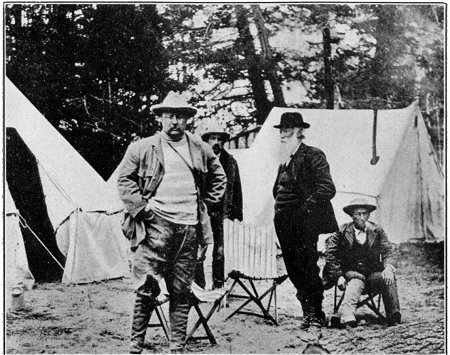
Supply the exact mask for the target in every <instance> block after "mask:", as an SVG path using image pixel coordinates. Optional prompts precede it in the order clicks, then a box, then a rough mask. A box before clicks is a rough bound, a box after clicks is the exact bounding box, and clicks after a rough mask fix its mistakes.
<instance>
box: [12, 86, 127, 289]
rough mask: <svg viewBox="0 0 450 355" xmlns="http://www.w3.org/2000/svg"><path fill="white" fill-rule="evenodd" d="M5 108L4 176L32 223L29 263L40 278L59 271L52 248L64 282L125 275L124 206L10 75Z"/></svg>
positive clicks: (24, 215) (30, 223) (13, 199)
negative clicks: (62, 266)
mask: <svg viewBox="0 0 450 355" xmlns="http://www.w3.org/2000/svg"><path fill="white" fill-rule="evenodd" d="M5 113H6V117H5V118H6V120H5V121H6V122H5V123H6V177H7V181H8V184H9V187H10V190H11V195H12V199H11V201H14V202H15V205H16V206H17V208H18V210H19V211H20V214H21V215H22V216H23V217H24V220H26V221H27V223H28V226H29V227H30V228H29V229H27V234H28V237H27V238H26V239H25V247H26V250H27V254H28V259H29V260H28V262H29V264H30V268H31V269H32V270H33V269H35V270H36V272H37V273H41V274H42V275H41V276H42V277H45V276H48V275H49V274H51V273H55V274H57V273H58V272H59V270H58V268H59V266H58V265H57V263H55V262H54V261H52V260H53V258H49V257H48V254H49V252H51V253H52V254H54V256H55V258H56V259H58V260H60V261H62V262H63V263H64V262H65V266H64V273H63V276H62V281H63V282H65V283H84V282H92V281H98V280H103V279H109V278H116V277H122V276H128V275H129V265H128V256H127V240H126V239H125V238H124V236H123V234H122V232H121V228H120V218H121V214H120V211H121V210H122V208H123V207H122V205H121V204H120V203H118V202H117V199H116V197H115V195H114V192H111V190H110V189H108V187H107V184H106V182H105V181H104V180H103V179H102V178H101V177H100V176H99V175H98V174H97V172H96V171H95V170H94V169H93V168H92V167H91V166H90V165H89V164H88V163H87V162H86V161H85V160H84V159H83V158H82V157H81V155H80V154H78V152H77V151H76V150H75V149H74V148H73V147H72V146H71V145H70V144H69V143H68V142H67V141H66V140H65V139H64V137H63V136H62V135H61V134H60V133H59V132H58V131H57V130H56V129H55V128H54V127H53V126H52V125H51V124H50V123H49V122H48V121H47V120H46V119H45V118H44V117H43V116H42V115H41V114H40V112H39V111H38V110H37V109H36V108H35V107H34V106H33V105H32V104H31V103H30V102H29V101H28V99H27V98H26V97H25V96H24V95H23V94H22V93H21V92H20V91H19V90H18V89H17V88H16V87H15V86H14V85H13V84H12V83H11V81H9V80H8V79H6V80H5ZM29 230H33V232H34V233H35V234H36V235H37V236H38V237H39V238H40V239H41V240H42V241H43V242H44V244H45V245H46V248H47V249H48V251H47V250H44V248H43V247H42V246H40V243H39V242H37V241H36V237H35V236H34V235H33V233H32V232H30V231H29ZM45 255H47V256H45ZM35 276H36V275H35Z"/></svg>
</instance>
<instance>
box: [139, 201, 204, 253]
mask: <svg viewBox="0 0 450 355" xmlns="http://www.w3.org/2000/svg"><path fill="white" fill-rule="evenodd" d="M143 211H144V217H147V216H148V215H149V213H150V212H151V208H150V206H149V205H148V204H147V205H146V206H145V207H144V210H143ZM207 250H208V244H206V245H199V246H198V251H197V262H201V261H204V260H205V258H206V251H207Z"/></svg>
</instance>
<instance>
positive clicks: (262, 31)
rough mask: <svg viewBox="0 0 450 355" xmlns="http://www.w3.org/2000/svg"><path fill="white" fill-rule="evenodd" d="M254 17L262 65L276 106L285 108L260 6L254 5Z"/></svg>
mask: <svg viewBox="0 0 450 355" xmlns="http://www.w3.org/2000/svg"><path fill="white" fill-rule="evenodd" d="M252 12H253V17H254V19H255V24H256V28H257V29H258V37H259V41H260V42H261V52H262V53H261V58H262V65H263V67H264V70H265V72H266V75H267V78H268V79H269V82H270V86H271V88H272V92H273V98H274V104H275V106H278V107H285V106H286V102H285V101H284V95H283V90H282V89H281V81H280V79H279V77H278V75H277V64H276V61H275V59H274V57H273V53H272V49H271V48H270V44H269V39H268V35H267V30H266V27H265V26H264V23H265V21H264V18H263V17H262V15H261V9H260V7H259V5H252Z"/></svg>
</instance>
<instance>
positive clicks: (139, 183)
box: [117, 132, 227, 249]
mask: <svg viewBox="0 0 450 355" xmlns="http://www.w3.org/2000/svg"><path fill="white" fill-rule="evenodd" d="M186 137H187V141H188V146H189V151H190V155H191V159H192V164H193V171H192V173H193V176H194V180H195V183H196V186H197V192H198V200H197V202H198V211H199V214H198V216H199V222H200V223H199V230H200V231H199V233H198V234H199V243H200V244H202V245H204V244H211V243H212V240H213V239H212V230H211V224H210V221H209V217H208V213H207V206H210V207H211V206H213V205H214V204H217V203H219V202H220V199H221V198H222V196H223V194H224V192H225V188H226V182H227V180H226V176H225V172H224V170H223V168H222V166H221V164H220V162H219V158H218V157H217V156H216V155H215V154H214V152H213V151H212V149H211V147H210V146H209V145H208V144H207V143H205V142H203V141H202V140H201V139H200V138H199V137H196V136H194V135H192V134H190V133H188V132H186ZM161 139H162V138H161V134H160V133H157V134H155V135H153V136H151V137H148V138H144V139H141V140H139V141H137V142H135V143H132V144H131V145H130V146H129V147H128V149H127V151H126V153H125V156H124V158H123V160H122V162H121V163H120V167H119V174H118V179H117V186H118V191H119V196H120V198H121V199H122V201H123V203H124V204H125V209H126V212H125V219H124V222H123V225H122V229H123V231H124V234H125V236H127V238H128V239H130V240H131V247H132V249H133V248H135V247H137V245H138V244H139V243H140V242H141V241H142V240H143V239H144V238H145V225H144V220H143V218H142V217H143V216H142V215H143V213H140V212H141V211H143V209H144V208H145V206H146V205H147V202H148V200H149V199H150V198H151V197H152V196H153V195H154V193H155V191H156V189H157V188H158V186H159V184H160V183H161V180H162V179H163V177H164V157H163V150H162V143H161Z"/></svg>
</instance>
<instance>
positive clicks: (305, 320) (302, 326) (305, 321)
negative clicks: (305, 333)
mask: <svg viewBox="0 0 450 355" xmlns="http://www.w3.org/2000/svg"><path fill="white" fill-rule="evenodd" d="M310 324H311V317H310V316H309V314H303V318H302V322H301V323H300V329H302V330H306V329H308V328H309V326H310Z"/></svg>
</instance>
